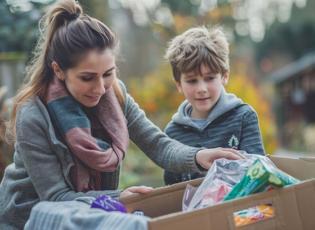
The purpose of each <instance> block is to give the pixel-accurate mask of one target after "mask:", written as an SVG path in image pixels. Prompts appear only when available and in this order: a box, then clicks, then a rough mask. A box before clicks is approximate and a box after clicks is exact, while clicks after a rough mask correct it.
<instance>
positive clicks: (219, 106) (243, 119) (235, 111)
mask: <svg viewBox="0 0 315 230" xmlns="http://www.w3.org/2000/svg"><path fill="white" fill-rule="evenodd" d="M191 110H192V107H191V104H190V103H189V102H188V101H187V100H185V101H184V102H183V103H182V104H181V105H180V106H179V108H178V111H177V112H176V113H175V114H174V116H173V117H172V120H171V121H170V122H169V123H168V124H167V126H166V128H165V133H166V134H167V135H168V136H169V137H171V138H174V139H176V140H178V141H180V142H182V143H184V144H187V145H190V146H195V147H206V148H216V147H227V148H235V149H239V150H244V151H246V152H247V153H250V154H264V148H263V144H262V138H261V134H260V129H259V125H258V118H257V114H256V112H255V111H254V109H253V108H252V107H251V106H249V105H248V104H246V103H244V102H243V101H242V100H241V99H240V98H238V97H236V96H235V95H234V94H231V93H226V91H225V90H224V88H223V87H222V91H221V95H220V98H219V100H218V102H217V103H216V104H215V106H214V107H213V108H212V110H211V111H210V113H209V115H208V117H207V118H206V119H205V120H203V121H196V120H194V119H192V118H191V116H190V113H191ZM205 173H206V172H204V173H201V174H200V173H181V174H176V173H172V172H169V171H166V172H165V173H164V180H165V183H166V184H173V183H178V182H181V181H185V180H190V179H194V178H198V177H202V176H204V175H205Z"/></svg>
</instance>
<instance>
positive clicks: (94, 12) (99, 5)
mask: <svg viewBox="0 0 315 230" xmlns="http://www.w3.org/2000/svg"><path fill="white" fill-rule="evenodd" d="M79 2H80V4H81V5H82V7H83V10H84V11H85V12H86V13H87V14H89V15H90V16H93V17H95V18H97V19H98V20H100V21H102V22H104V23H106V24H109V22H110V15H109V12H108V10H109V8H108V1H104V0H80V1H79Z"/></svg>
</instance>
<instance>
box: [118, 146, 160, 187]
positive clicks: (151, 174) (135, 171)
mask: <svg viewBox="0 0 315 230" xmlns="http://www.w3.org/2000/svg"><path fill="white" fill-rule="evenodd" d="M121 171H122V175H121V177H120V183H119V187H120V188H121V189H124V188H127V187H129V186H133V185H147V186H152V187H159V186H162V185H163V180H162V179H163V178H162V169H161V168H159V167H158V166H157V165H156V164H155V163H153V162H152V161H151V160H150V159H149V158H148V157H147V156H146V155H145V154H144V153H143V152H142V151H141V150H139V148H138V147H137V146H136V145H134V144H133V143H131V144H130V146H129V149H128V151H127V154H126V158H125V160H124V162H123V166H122V170H121Z"/></svg>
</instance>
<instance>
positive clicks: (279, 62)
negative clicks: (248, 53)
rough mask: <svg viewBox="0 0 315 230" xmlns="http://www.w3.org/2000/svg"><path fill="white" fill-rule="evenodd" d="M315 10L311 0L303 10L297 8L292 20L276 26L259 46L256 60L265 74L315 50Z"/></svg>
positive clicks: (257, 46)
mask: <svg viewBox="0 0 315 230" xmlns="http://www.w3.org/2000/svg"><path fill="white" fill-rule="evenodd" d="M314 8H315V1H308V2H307V5H306V7H305V8H303V10H302V9H300V8H298V7H293V10H292V16H291V18H290V20H289V21H288V22H286V23H280V22H276V23H274V24H273V25H272V26H271V27H270V28H269V29H268V30H267V32H266V36H265V38H264V40H263V41H262V42H260V43H257V44H256V46H255V53H256V60H257V63H258V64H259V69H261V70H262V73H263V74H266V73H269V72H272V71H273V70H275V69H278V68H279V67H281V66H283V65H285V64H287V63H288V62H291V61H293V60H296V59H298V58H300V57H302V56H303V55H305V54H307V53H309V52H311V51H314V50H315V17H314Z"/></svg>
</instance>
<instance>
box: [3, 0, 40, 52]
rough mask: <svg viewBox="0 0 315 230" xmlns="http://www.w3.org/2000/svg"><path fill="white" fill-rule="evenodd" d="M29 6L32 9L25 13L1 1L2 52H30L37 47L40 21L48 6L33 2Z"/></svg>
mask: <svg viewBox="0 0 315 230" xmlns="http://www.w3.org/2000/svg"><path fill="white" fill-rule="evenodd" d="M11 2H12V4H13V3H16V2H15V1H11ZM17 3H18V2H17ZM29 4H30V5H31V6H32V8H31V9H30V10H27V11H24V10H22V9H19V8H18V6H14V5H9V4H8V3H7V2H6V1H5V0H1V1H0V52H13V51H14V52H30V50H31V49H32V48H33V47H34V46H35V43H36V40H37V38H38V33H39V32H38V20H39V18H40V17H41V15H42V9H43V7H44V6H46V4H40V3H32V2H31V1H29Z"/></svg>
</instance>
